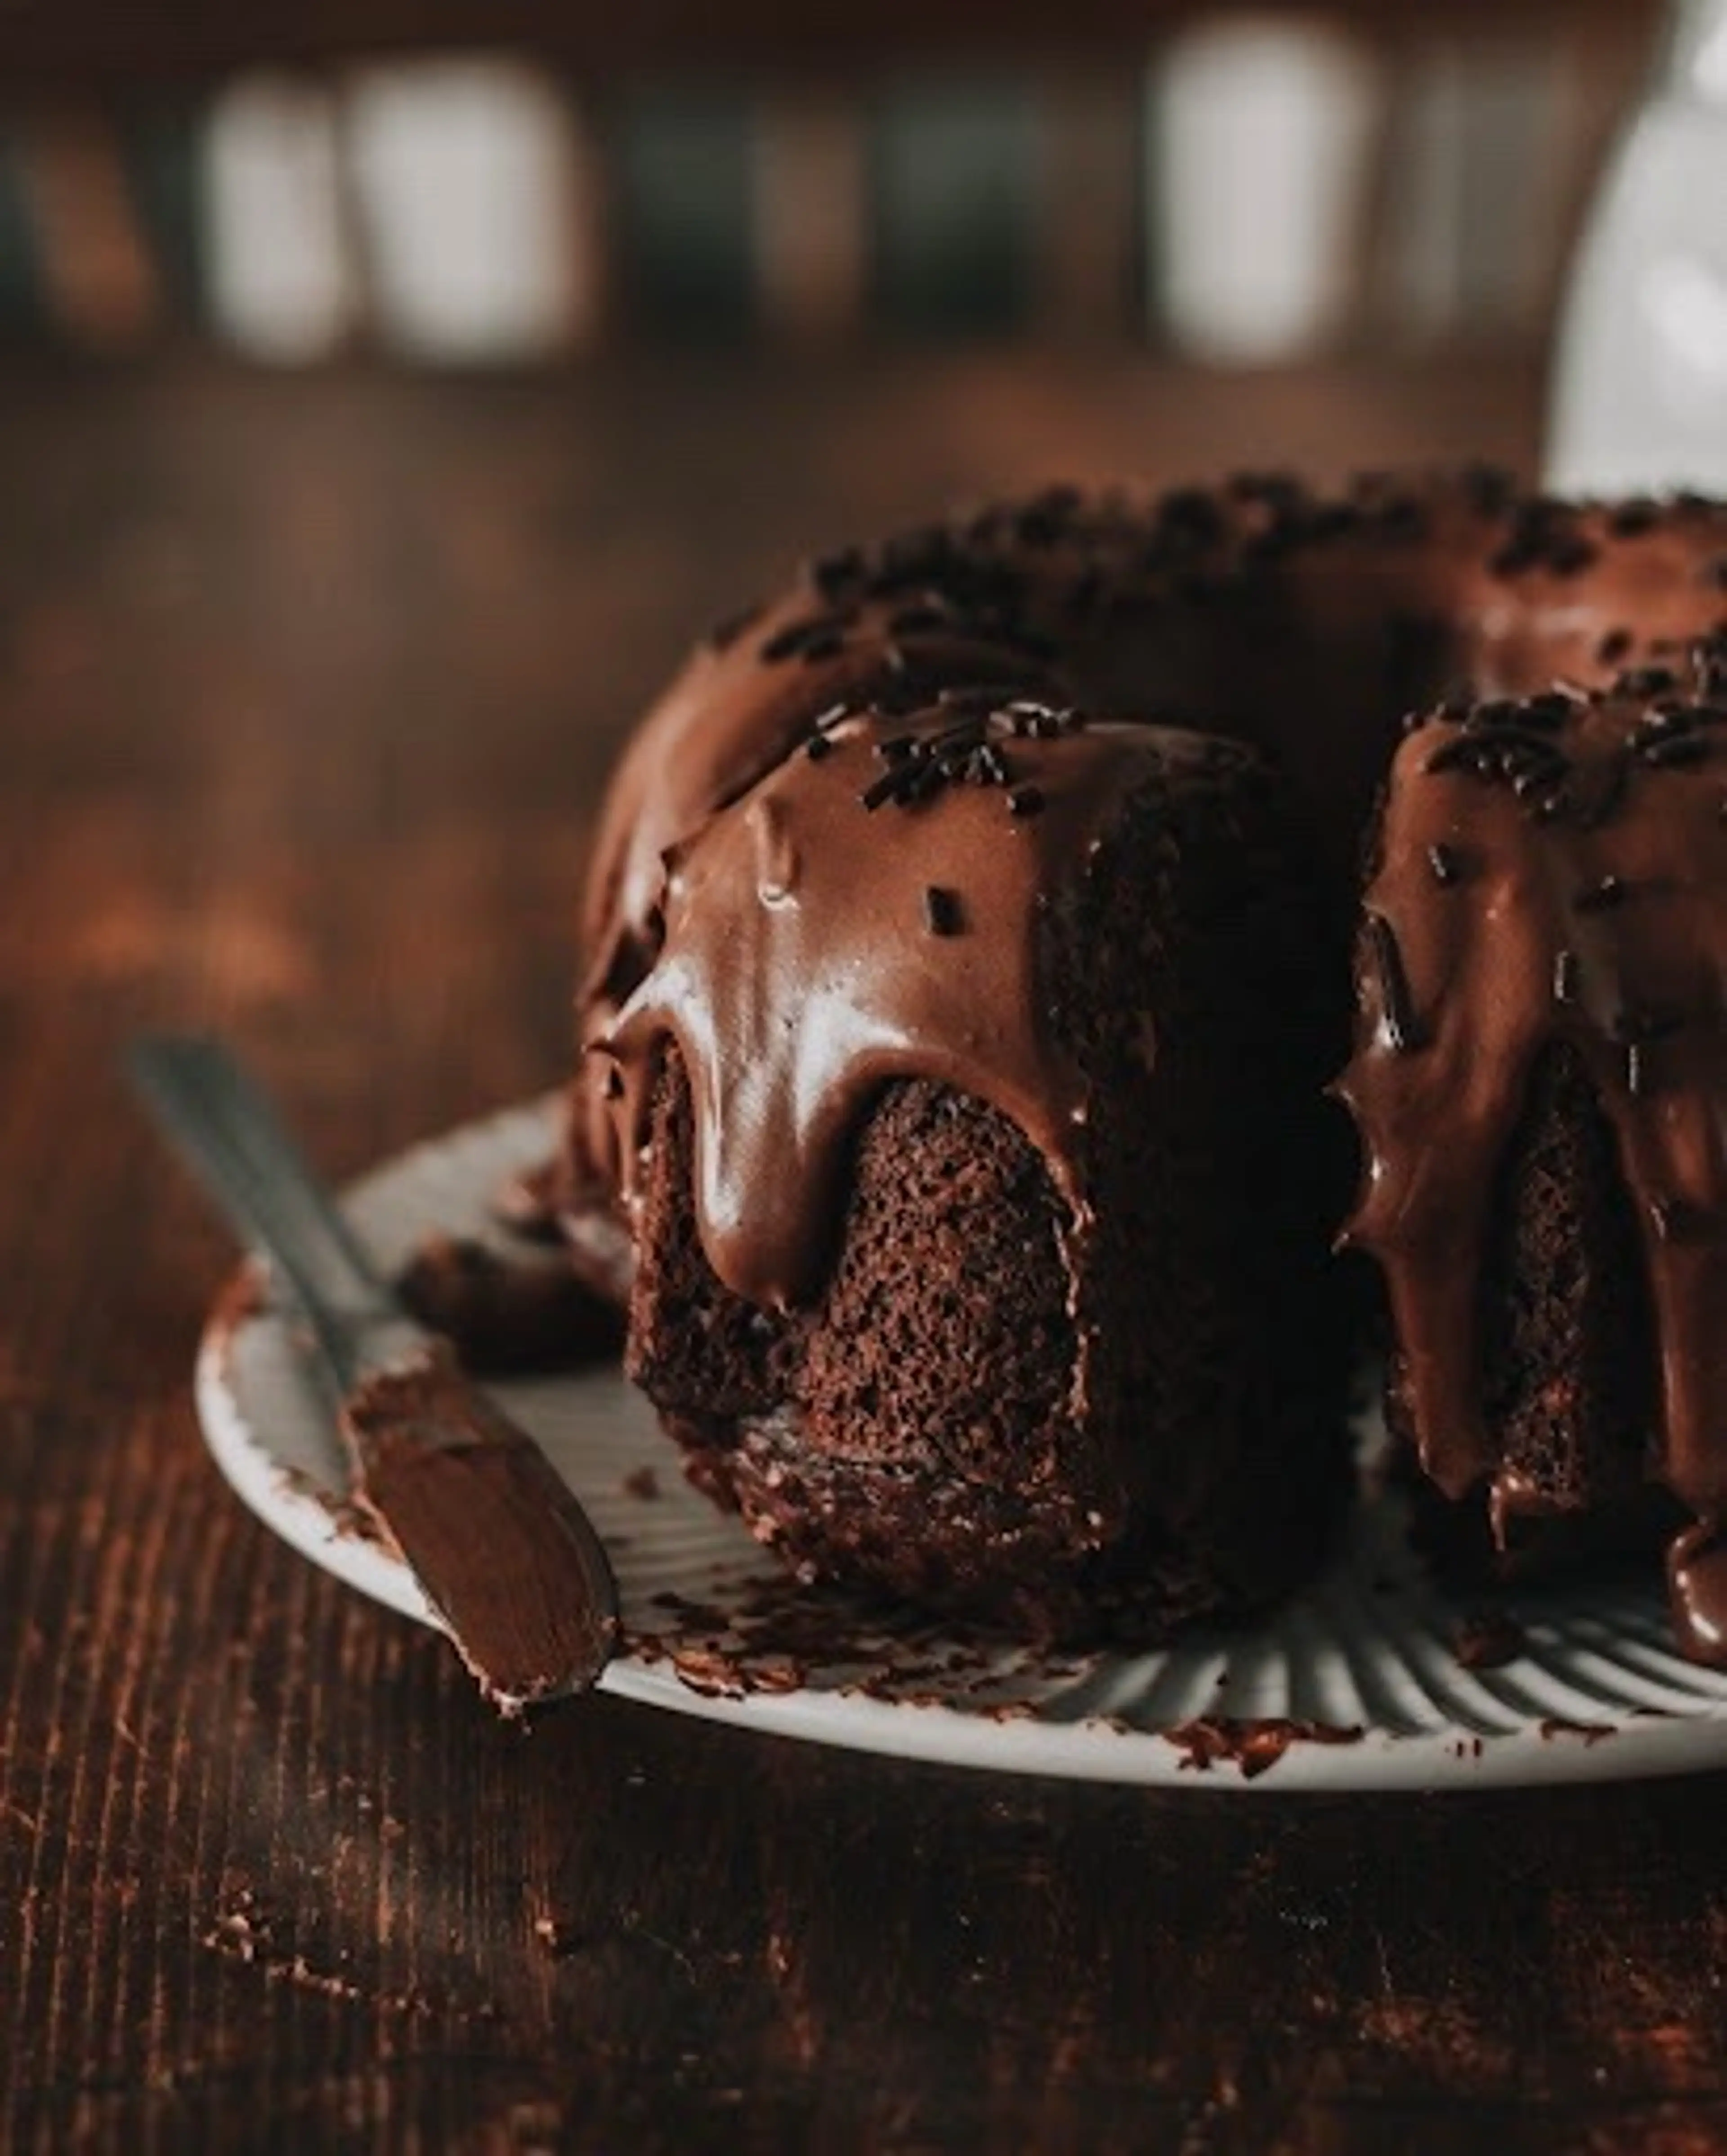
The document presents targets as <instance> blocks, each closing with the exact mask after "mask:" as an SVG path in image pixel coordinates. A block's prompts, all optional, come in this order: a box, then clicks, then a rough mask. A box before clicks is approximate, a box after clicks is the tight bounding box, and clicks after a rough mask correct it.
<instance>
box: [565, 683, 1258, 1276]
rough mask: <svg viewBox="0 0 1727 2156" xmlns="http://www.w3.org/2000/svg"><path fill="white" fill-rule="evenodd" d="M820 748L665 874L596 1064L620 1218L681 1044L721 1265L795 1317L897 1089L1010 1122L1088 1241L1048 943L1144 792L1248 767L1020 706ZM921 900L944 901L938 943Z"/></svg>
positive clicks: (845, 731) (706, 1204)
mask: <svg viewBox="0 0 1727 2156" xmlns="http://www.w3.org/2000/svg"><path fill="white" fill-rule="evenodd" d="M1034 729H1040V730H1041V731H1033V730H1034ZM956 737H958V739H959V743H961V744H964V743H965V742H969V743H970V747H969V748H964V747H961V748H959V749H957V750H956V747H955V741H956ZM821 738H822V739H823V740H824V741H825V743H826V744H827V753H825V755H823V756H821V757H819V758H812V757H809V756H804V755H799V756H794V757H790V758H789V759H788V760H787V761H786V762H784V763H782V764H781V765H780V766H779V768H778V769H777V770H775V771H774V772H773V773H770V774H769V775H768V777H767V778H764V779H763V780H762V781H761V783H759V784H758V786H757V787H756V788H754V789H753V791H752V792H751V793H749V794H748V796H746V798H744V799H743V801H742V802H740V803H738V805H737V806H736V808H734V809H733V810H732V812H731V813H730V814H727V815H726V816H723V817H720V818H717V819H715V820H714V821H713V822H712V823H711V824H709V826H708V828H707V830H706V831H704V832H703V833H702V834H701V835H700V836H699V837H698V838H696V839H694V840H692V841H691V844H689V845H688V846H687V847H686V848H684V849H682V850H680V851H679V852H678V853H677V854H676V856H675V857H674V860H673V862H672V865H671V874H670V877H669V880H668V885H667V889H666V902H665V942H664V946H663V948H662V950H661V952H660V958H659V961H658V962H657V963H656V964H655V968H654V969H653V971H652V973H650V975H649V976H648V978H646V979H645V981H644V982H643V983H641V985H640V988H638V989H637V990H636V992H635V994H634V995H633V996H632V997H631V998H630V1000H629V1001H628V1002H627V1003H626V1004H625V1005H624V1009H623V1010H622V1012H621V1013H620V1014H619V1018H618V1019H617V1022H616V1024H615V1025H614V1027H613V1029H611V1031H610V1032H609V1034H607V1035H605V1036H604V1039H602V1040H601V1041H600V1042H599V1043H597V1044H596V1045H595V1053H596V1055H599V1056H600V1057H602V1058H603V1059H604V1060H605V1062H606V1063H607V1065H609V1068H610V1069H611V1070H614V1071H615V1072H616V1073H617V1074H618V1075H619V1083H618V1084H617V1085H616V1086H614V1087H613V1088H612V1089H611V1091H612V1100H611V1106H612V1109H613V1114H614V1147H615V1152H614V1172H615V1173H616V1176H617V1179H618V1183H619V1187H620V1188H621V1189H622V1191H623V1193H624V1198H625V1201H626V1204H628V1203H630V1202H633V1201H634V1199H635V1196H636V1190H637V1185H636V1178H635V1165H636V1163H637V1162H638V1160H639V1158H640V1152H641V1149H642V1147H643V1146H644V1145H645V1142H646V1137H647V1117H648V1111H649V1106H650V1096H651V1091H652V1082H653V1078H654V1075H655V1070H656V1069H657V1065H658V1058H659V1055H660V1050H661V1049H662V1047H663V1045H664V1044H665V1042H666V1040H668V1039H671V1040H675V1041H676V1045H677V1047H678V1049H679V1051H680V1053H681V1056H682V1059H683V1062H684V1065H685V1068H686V1070H687V1071H688V1073H689V1076H690V1082H691V1091H692V1095H693V1098H694V1102H695V1109H696V1178H697V1190H696V1210H697V1219H698V1222H699V1224H700V1229H701V1233H702V1242H703V1246H704V1248H705V1249H706V1250H707V1255H708V1259H709V1262H710V1263H711V1264H712V1266H713V1269H714V1270H715V1272H716V1273H717V1275H718V1276H719V1277H720V1279H721V1280H722V1281H724V1282H725V1283H726V1284H727V1286H729V1287H731V1288H732V1289H733V1290H734V1291H736V1292H738V1294H740V1295H743V1296H747V1297H748V1298H749V1299H750V1300H751V1301H755V1302H758V1303H761V1304H766V1305H771V1306H776V1307H780V1308H784V1307H789V1306H792V1305H794V1304H796V1303H798V1302H799V1301H802V1300H804V1299H805V1298H807V1296H809V1295H810V1293H811V1291H813V1290H814V1288H815V1286H817V1285H818V1284H819V1282H820V1276H821V1271H822V1268H823V1265H824V1261H825V1259H826V1258H827V1256H828V1255H829V1250H830V1237H831V1233H832V1225H833V1222H834V1219H835V1216H836V1212H837V1209H838V1203H839V1190H840V1181H841V1178H842V1177H843V1173H844V1169H845V1163H846V1144H847V1141H848V1140H849V1138H850V1137H851V1135H852V1133H853V1132H855V1131H856V1128H857V1127H858V1124H859V1122H861V1117H862V1115H863V1112H864V1111H865V1109H866V1106H867V1105H868V1103H869V1101H871V1099H872V1098H873V1097H874V1096H875V1095H876V1093H877V1092H878V1091H879V1090H880V1089H881V1086H883V1085H884V1084H886V1083H887V1081H890V1080H891V1079H893V1078H897V1077H907V1076H921V1077H926V1078H933V1079H935V1080H937V1081H940V1082H943V1083H945V1084H948V1085H950V1086H954V1087H956V1088H957V1089H958V1090H959V1091H962V1092H965V1093H969V1094H971V1095H974V1096H976V1097H978V1098H979V1099H981V1100H984V1101H989V1103H990V1104H991V1105H993V1106H995V1107H997V1108H999V1109H1000V1111H1002V1112H1003V1113H1004V1114H1005V1115H1006V1116H1009V1117H1010V1119H1011V1120H1012V1121H1013V1122H1015V1123H1016V1124H1018V1125H1019V1127H1020V1128H1021V1129H1022V1130H1023V1131H1024V1132H1025V1133H1026V1135H1027V1136H1028V1137H1030V1138H1031V1140H1032V1141H1033V1142H1034V1143H1035V1144H1036V1145H1037V1146H1038V1147H1039V1148H1040V1149H1041V1151H1042V1152H1043V1153H1044V1155H1045V1157H1046V1159H1047V1161H1048V1163H1049V1164H1050V1168H1051V1173H1052V1174H1053V1177H1054V1179H1055V1181H1056V1187H1057V1188H1058V1189H1059V1190H1060V1192H1061V1194H1062V1196H1063V1197H1064V1198H1065V1199H1066V1200H1067V1206H1068V1209H1069V1212H1070V1215H1071V1218H1072V1223H1073V1224H1074V1226H1075V1227H1076V1228H1079V1229H1082V1228H1083V1226H1084V1225H1085V1224H1086V1222H1087V1219H1088V1208H1087V1191H1086V1188H1085V1174H1084V1166H1083V1144H1082V1139H1083V1132H1084V1126H1085V1122H1086V1115H1087V1091H1086V1086H1085V1083H1084V1081H1083V1078H1082V1074H1081V1073H1080V1071H1079V1070H1077V1067H1076V1066H1075V1065H1074V1064H1073V1063H1072V1060H1071V1059H1070V1058H1069V1056H1068V1055H1067V1054H1066V1053H1064V1052H1063V1051H1062V1050H1061V1048H1060V1047H1059V1046H1058V1045H1056V1041H1055V1039H1054V1036H1053V1031H1052V1028H1051V1024H1050V1023H1049V1018H1050V1006H1051V988H1050V984H1049V983H1047V982H1046V981H1045V980H1043V979H1042V978H1041V977H1040V968H1041V938H1040V936H1039V933H1038V929H1039V922H1040V920H1041V916H1042V913H1043V911H1044V909H1045V908H1046V907H1047V906H1051V905H1054V904H1057V903H1059V902H1060V899H1061V893H1062V891H1063V889H1064V887H1065V886H1071V885H1075V884H1076V883H1077V880H1079V879H1080V878H1081V877H1082V875H1083V874H1084V871H1085V868H1086V865H1087V861H1088V860H1089V859H1090V857H1091V855H1092V850H1093V849H1094V848H1095V847H1096V845H1097V843H1098V842H1099V840H1100V839H1101V838H1102V837H1103V834H1104V833H1105V832H1106V831H1107V830H1108V827H1109V824H1110V822H1111V820H1112V819H1113V815H1114V814H1115V813H1116V811H1117V810H1118V808H1119V806H1120V804H1121V803H1123V800H1124V799H1125V798H1127V797H1128V794H1129V793H1130V792H1131V791H1132V789H1133V787H1134V786H1135V784H1136V783H1143V782H1144V780H1145V779H1146V778H1148V777H1149V775H1150V774H1152V773H1154V772H1155V771H1157V770H1159V768H1163V767H1180V766H1182V765H1184V764H1188V763H1192V764H1200V765H1203V764H1205V763H1206V762H1214V761H1215V760H1216V758H1217V757H1219V756H1236V757H1238V756H1240V755H1242V754H1244V753H1245V752H1241V751H1236V750H1232V749H1231V748H1230V747H1229V746H1228V745H1227V744H1224V743H1220V742H1209V741H1205V740H1203V739H1201V738H1200V737H1195V736H1193V735H1189V734H1184V733H1178V732H1173V731H1168V730H1165V729H1162V728H1156V727H1150V726H1131V725H1127V724H1121V723H1106V724H1100V725H1097V726H1085V727H1078V726H1074V725H1073V724H1072V722H1071V721H1063V720H1061V718H1059V717H1058V716H1056V714H1054V713H1053V712H1051V711H1046V710H1041V709H1037V708H1036V707H1029V706H1028V707H1027V708H1025V709H1022V710H1020V711H1002V712H1000V714H997V715H993V716H992V715H989V714H987V713H984V712H979V711H975V710H974V711H971V712H969V714H967V715H966V716H962V717H961V718H960V719H959V721H956V719H955V716H954V711H953V706H951V705H950V706H930V707H929V708H928V709H926V710H924V711H920V712H917V713H915V714H912V715H909V716H885V715H882V714H880V713H874V712H866V713H861V714H859V715H857V716H852V717H848V718H846V719H844V720H842V721H839V722H838V723H837V724H835V726H832V727H831V728H830V729H828V730H826V731H825V732H824V733H823V735H822V736H821ZM944 769H951V772H952V775H950V776H946V777H944V776H943V771H944ZM1034 789H1035V796H1036V801H1037V803H1038V805H1037V806H1036V808H1029V807H1028V804H1029V803H1030V802H1031V799H1032V798H1033V795H1034ZM1016 802H1017V803H1019V804H1020V808H1019V812H1018V813H1015V803H1016ZM930 891H942V892H943V893H944V894H946V895H947V896H948V901H949V902H948V905H946V906H943V908H940V909H938V911H939V913H940V916H941V919H942V921H943V927H940V928H939V929H938V928H937V927H934V926H933V923H932V921H931V919H930V915H929V907H928V894H929V893H930ZM1147 1052H1148V1053H1149V1054H1150V1053H1154V1052H1155V1049H1154V1045H1153V1044H1148V1048H1147Z"/></svg>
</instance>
